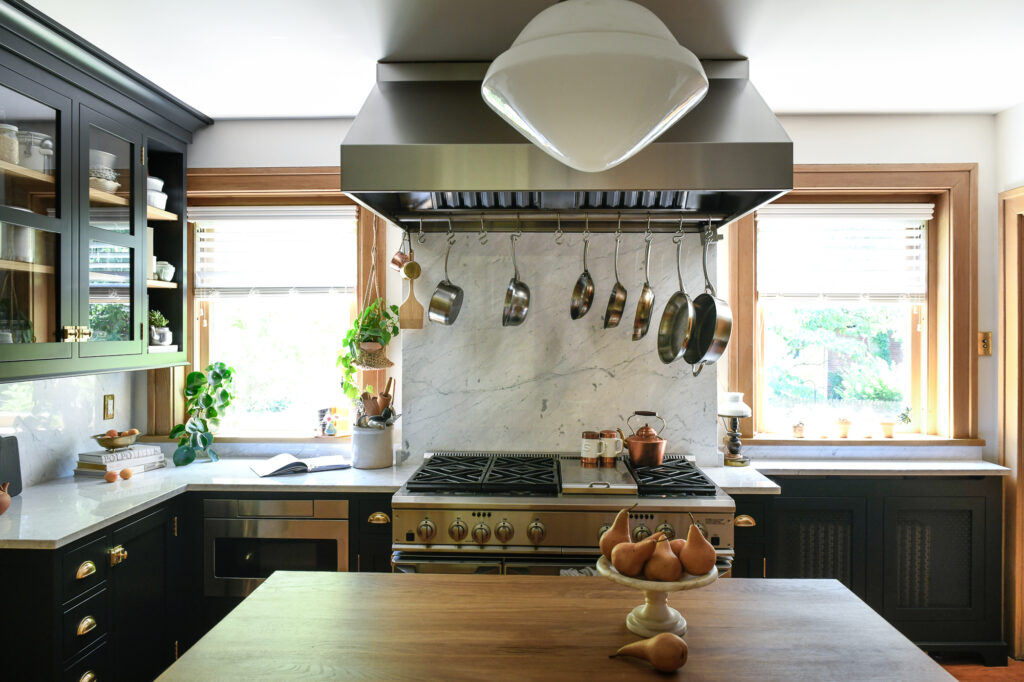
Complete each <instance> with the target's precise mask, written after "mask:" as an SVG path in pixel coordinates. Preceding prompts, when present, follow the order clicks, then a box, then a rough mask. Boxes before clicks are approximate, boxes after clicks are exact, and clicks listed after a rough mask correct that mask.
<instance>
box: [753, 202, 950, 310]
mask: <svg viewBox="0 0 1024 682" xmlns="http://www.w3.org/2000/svg"><path fill="white" fill-rule="evenodd" d="M932 210H933V206H932V204H781V205H775V206H765V207H764V208H761V209H759V210H758V212H757V292H758V296H759V297H761V298H773V297H779V298H788V297H794V298H806V297H825V298H828V299H833V300H842V299H859V300H879V301H881V300H894V299H906V300H925V299H926V298H927V294H928V249H927V246H928V239H927V222H928V221H929V220H931V217H932Z"/></svg>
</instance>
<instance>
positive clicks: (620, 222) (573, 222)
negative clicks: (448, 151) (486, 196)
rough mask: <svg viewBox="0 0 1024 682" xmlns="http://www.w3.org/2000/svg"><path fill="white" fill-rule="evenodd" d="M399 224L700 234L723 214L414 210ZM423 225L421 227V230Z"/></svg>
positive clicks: (432, 228) (416, 228)
mask: <svg viewBox="0 0 1024 682" xmlns="http://www.w3.org/2000/svg"><path fill="white" fill-rule="evenodd" d="M398 218H399V219H400V221H401V223H400V224H399V225H398V227H400V228H401V229H403V230H405V231H406V232H408V233H421V232H422V233H425V234H436V233H439V232H443V233H447V232H449V231H453V232H475V233H480V232H481V226H486V232H522V233H540V234H558V233H559V232H563V233H566V234H569V233H582V232H584V231H586V230H587V223H588V221H589V226H590V227H589V231H590V232H593V233H614V232H617V231H621V232H624V233H646V232H647V231H648V230H649V231H650V232H654V233H662V234H670V233H676V232H679V230H680V224H681V225H682V231H683V232H689V233H695V234H700V233H702V232H704V231H705V230H706V229H707V227H708V223H709V222H710V223H711V224H712V225H715V224H717V223H718V222H719V221H721V219H722V218H723V216H722V214H716V213H700V214H693V215H684V216H680V215H679V213H678V211H677V212H675V213H671V212H664V213H662V212H656V211H652V212H649V213H648V212H643V213H638V212H635V211H630V212H629V213H627V214H624V213H622V212H618V211H565V212H555V211H518V212H517V211H501V212H499V211H489V212H487V213H481V212H480V211H446V212H444V213H431V214H430V215H428V216H423V215H419V214H415V213H409V214H402V215H399V216H398ZM421 227H422V229H421Z"/></svg>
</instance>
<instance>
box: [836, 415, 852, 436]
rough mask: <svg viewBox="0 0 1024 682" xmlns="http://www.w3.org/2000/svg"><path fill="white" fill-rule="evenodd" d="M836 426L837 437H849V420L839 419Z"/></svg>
mask: <svg viewBox="0 0 1024 682" xmlns="http://www.w3.org/2000/svg"><path fill="white" fill-rule="evenodd" d="M836 426H837V427H838V428H839V437H840V438H848V437H849V436H850V420H849V419H840V420H839V421H837V422H836Z"/></svg>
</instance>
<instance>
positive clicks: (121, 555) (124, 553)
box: [107, 545, 128, 566]
mask: <svg viewBox="0 0 1024 682" xmlns="http://www.w3.org/2000/svg"><path fill="white" fill-rule="evenodd" d="M107 554H109V555H110V565H111V566H117V565H118V564H119V563H121V562H122V561H125V560H126V559H128V550H127V549H125V548H124V545H118V546H117V547H114V548H113V549H108V550H107Z"/></svg>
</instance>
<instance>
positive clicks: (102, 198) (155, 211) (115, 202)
mask: <svg viewBox="0 0 1024 682" xmlns="http://www.w3.org/2000/svg"><path fill="white" fill-rule="evenodd" d="M89 201H90V202H92V203H94V204H103V205H105V206H127V205H128V197H126V196H121V195H120V194H111V193H110V192H101V191H100V190H98V189H95V188H93V187H90V188H89ZM146 219H147V220H157V221H161V220H177V219H178V214H177V213H171V212H170V211H164V210H163V209H159V208H156V207H155V206H146Z"/></svg>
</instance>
